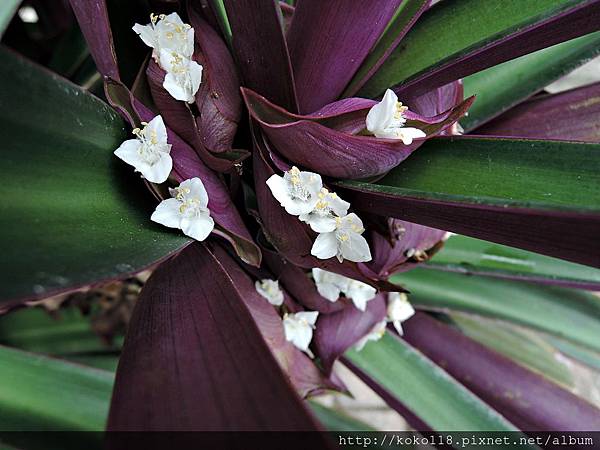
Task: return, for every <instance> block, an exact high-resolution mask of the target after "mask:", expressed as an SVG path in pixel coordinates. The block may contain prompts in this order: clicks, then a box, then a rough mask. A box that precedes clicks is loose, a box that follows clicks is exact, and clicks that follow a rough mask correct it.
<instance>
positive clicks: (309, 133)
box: [242, 89, 474, 179]
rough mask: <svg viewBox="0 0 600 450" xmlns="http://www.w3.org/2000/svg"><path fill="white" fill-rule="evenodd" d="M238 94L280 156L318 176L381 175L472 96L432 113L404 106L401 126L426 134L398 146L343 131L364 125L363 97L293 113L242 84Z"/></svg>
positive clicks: (462, 110) (367, 103) (367, 104)
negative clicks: (308, 112) (306, 112)
mask: <svg viewBox="0 0 600 450" xmlns="http://www.w3.org/2000/svg"><path fill="white" fill-rule="evenodd" d="M242 95H243V97H244V100H245V102H246V106H247V107H248V109H249V111H250V114H251V116H252V117H253V118H254V119H255V120H256V121H257V122H258V123H259V125H260V127H261V129H262V130H263V132H264V133H265V134H266V136H268V138H269V140H270V141H271V143H272V145H273V147H274V148H275V149H277V151H278V152H279V153H280V154H281V155H283V156H284V157H285V158H287V159H288V160H289V161H291V162H293V163H296V164H298V165H301V166H303V167H306V168H308V169H311V170H314V171H315V172H318V173H320V174H321V175H326V176H331V177H336V178H350V179H357V178H367V177H371V176H377V175H381V174H384V173H386V172H387V171H389V170H390V169H392V168H393V167H395V166H397V165H398V164H400V162H402V161H403V160H404V159H406V158H407V157H408V156H409V155H410V154H411V153H412V152H413V151H414V150H416V149H417V148H418V147H419V146H420V145H421V144H423V142H425V140H426V139H427V138H429V137H433V136H435V135H438V134H440V133H441V132H442V131H444V130H445V129H447V128H449V127H450V126H452V124H454V123H455V122H456V121H457V120H458V119H460V118H461V117H462V116H463V115H464V114H465V112H466V111H467V110H468V109H469V107H470V106H471V104H472V102H473V100H474V98H473V97H471V98H469V99H467V100H465V101H464V102H462V103H460V104H459V105H457V106H456V107H454V108H452V109H449V110H447V111H445V112H444V113H442V114H439V115H437V116H434V117H423V116H420V115H418V114H416V113H413V112H410V111H407V113H406V114H405V116H406V117H407V119H408V120H407V126H413V127H418V128H420V129H422V130H423V131H424V132H425V133H426V134H427V138H423V139H415V141H414V142H413V143H412V144H411V145H404V144H403V143H402V141H399V140H391V139H379V138H375V137H373V136H360V135H356V134H351V133H349V132H348V131H349V130H352V131H353V132H357V131H358V130H359V128H358V127H359V123H360V121H361V120H362V123H363V124H364V120H365V117H366V115H367V113H368V110H369V108H370V107H371V106H372V105H373V104H374V103H373V102H372V101H369V100H365V99H345V100H340V101H338V102H335V103H334V104H331V105H327V106H326V107H324V108H323V109H322V110H321V111H317V112H316V113H314V114H312V115H309V116H299V115H296V114H292V113H289V112H287V111H285V110H284V109H283V108H280V107H278V106H277V105H274V104H273V103H271V102H269V101H268V100H267V99H266V98H264V97H262V96H260V95H258V94H256V93H255V92H252V91H250V90H248V89H243V90H242ZM361 115H362V119H360V117H361ZM331 127H333V128H331ZM362 128H364V126H363V127H362ZM362 128H360V129H362ZM340 130H342V131H340Z"/></svg>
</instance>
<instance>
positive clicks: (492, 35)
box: [360, 0, 600, 97]
mask: <svg viewBox="0 0 600 450" xmlns="http://www.w3.org/2000/svg"><path fill="white" fill-rule="evenodd" d="M599 13H600V1H599V0H583V1H582V0H528V1H522V0H486V1H484V2H482V1H480V0H459V1H457V0H450V1H443V2H440V3H438V4H437V5H435V6H434V7H432V8H431V9H429V10H428V11H427V12H426V13H425V14H423V16H422V17H421V19H420V20H419V21H418V22H417V23H416V25H415V26H414V27H413V29H412V30H411V31H410V32H409V33H408V34H407V35H406V37H405V38H404V39H403V41H402V45H401V46H399V47H398V48H397V49H396V50H395V51H394V52H393V53H392V55H390V57H389V58H388V59H387V61H386V62H385V63H384V64H383V65H382V66H381V68H380V70H379V71H378V72H377V73H376V74H375V75H374V76H373V77H372V78H371V79H370V80H369V82H367V84H366V85H365V86H364V88H363V89H362V90H361V91H360V95H361V96H366V97H374V96H377V95H380V94H381V93H382V92H383V91H384V90H385V89H386V88H388V87H391V86H395V85H399V86H398V90H399V91H406V92H410V93H411V94H418V93H422V92H425V91H427V90H429V89H431V88H434V87H437V86H442V85H444V84H446V83H448V82H450V81H454V80H456V79H458V78H461V77H464V76H466V75H469V74H472V73H475V72H477V71H480V70H483V69H486V68H488V67H491V66H494V65H496V64H499V63H501V62H504V61H507V60H509V59H512V58H516V57H518V56H521V55H525V54H527V53H531V52H533V51H535V50H539V49H541V48H545V47H549V46H551V45H554V44H558V43H559V42H563V41H566V40H569V39H573V38H575V37H578V36H582V35H584V34H587V33H590V32H593V31H597V30H598V20H597V17H598V14H599Z"/></svg>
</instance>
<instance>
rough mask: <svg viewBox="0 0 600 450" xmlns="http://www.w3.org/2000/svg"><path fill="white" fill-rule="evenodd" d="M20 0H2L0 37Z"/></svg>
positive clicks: (0, 7)
mask: <svg viewBox="0 0 600 450" xmlns="http://www.w3.org/2000/svg"><path fill="white" fill-rule="evenodd" d="M20 4H21V0H3V1H2V4H1V5H0V38H1V37H2V35H3V34H4V31H5V30H6V27H8V24H9V23H10V21H11V20H12V18H13V16H14V15H15V12H16V11H17V8H18V7H19V5H20Z"/></svg>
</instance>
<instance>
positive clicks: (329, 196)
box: [298, 188, 350, 233]
mask: <svg viewBox="0 0 600 450" xmlns="http://www.w3.org/2000/svg"><path fill="white" fill-rule="evenodd" d="M317 196H318V198H319V201H317V203H316V204H315V207H314V209H313V210H312V211H311V212H309V213H307V214H301V215H300V216H299V217H298V218H299V219H300V220H301V221H302V222H306V223H307V224H308V225H310V227H311V228H312V229H313V231H316V232H317V233H326V232H328V231H333V230H335V217H336V216H345V215H346V214H348V208H350V203H348V202H346V201H344V200H342V199H341V198H339V197H338V196H337V194H336V193H335V192H329V191H328V190H327V189H325V188H321V191H320V192H319V193H318V194H317Z"/></svg>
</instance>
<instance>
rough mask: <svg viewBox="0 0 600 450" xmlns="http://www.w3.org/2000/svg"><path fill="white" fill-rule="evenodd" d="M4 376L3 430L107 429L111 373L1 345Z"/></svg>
mask: <svg viewBox="0 0 600 450" xmlns="http://www.w3.org/2000/svg"><path fill="white" fill-rule="evenodd" d="M0 376H1V377H2V383H1V384H0V417H1V420H0V424H1V425H0V428H1V429H2V431H10V430H12V431H23V430H28V429H29V430H49V431H102V429H103V428H104V424H105V422H106V415H107V413H108V404H109V400H110V390H111V387H112V384H113V379H114V376H113V374H112V373H110V372H107V371H103V370H97V369H92V368H89V367H84V366H80V365H78V364H72V363H68V362H66V361H61V360H58V359H54V358H48V357H45V356H41V355H36V354H34V353H28V352H23V351H21V350H16V349H11V348H8V347H0ZM7 437H8V438H9V439H10V435H8V436H3V438H2V440H3V441H4V440H5V439H6V438H7ZM81 437H82V438H87V439H89V440H92V441H98V440H99V438H100V436H98V435H97V434H96V435H95V436H94V435H93V433H90V436H83V435H82V436H81ZM15 438H18V436H15ZM34 439H35V438H34ZM87 439H86V440H87ZM27 448H28V447H27Z"/></svg>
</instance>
